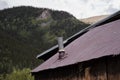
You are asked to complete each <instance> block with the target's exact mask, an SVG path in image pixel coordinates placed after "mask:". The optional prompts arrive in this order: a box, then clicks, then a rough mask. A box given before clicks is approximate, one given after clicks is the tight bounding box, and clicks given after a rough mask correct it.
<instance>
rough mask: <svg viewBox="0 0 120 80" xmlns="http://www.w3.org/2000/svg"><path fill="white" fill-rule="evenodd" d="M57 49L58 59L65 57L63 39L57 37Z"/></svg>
mask: <svg viewBox="0 0 120 80" xmlns="http://www.w3.org/2000/svg"><path fill="white" fill-rule="evenodd" d="M58 47H59V51H58V52H59V59H62V58H64V57H65V50H64V45H63V37H58Z"/></svg>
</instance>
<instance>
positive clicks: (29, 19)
mask: <svg viewBox="0 0 120 80" xmlns="http://www.w3.org/2000/svg"><path fill="white" fill-rule="evenodd" d="M86 26H88V24H85V23H83V22H80V21H79V20H77V19H76V18H75V17H74V16H72V15H71V14H69V13H67V12H64V11H55V10H50V9H45V8H44V9H43V8H33V7H24V6H23V7H15V8H10V9H5V10H1V11H0V74H3V73H9V72H11V71H12V70H13V68H17V69H23V68H34V67H35V66H37V65H38V64H40V62H41V61H42V60H37V59H36V58H35V57H36V55H37V54H40V53H41V52H43V51H45V50H47V49H48V48H50V47H52V46H53V45H55V44H56V38H57V36H63V37H64V39H66V38H68V37H70V36H71V35H73V34H75V33H76V32H78V31H80V30H81V29H83V28H85V27H86Z"/></svg>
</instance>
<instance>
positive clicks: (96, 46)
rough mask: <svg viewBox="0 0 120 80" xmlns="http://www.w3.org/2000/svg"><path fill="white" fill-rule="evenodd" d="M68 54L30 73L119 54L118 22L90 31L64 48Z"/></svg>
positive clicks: (48, 61)
mask: <svg viewBox="0 0 120 80" xmlns="http://www.w3.org/2000/svg"><path fill="white" fill-rule="evenodd" d="M65 51H66V53H67V54H68V55H67V57H66V58H64V59H63V60H58V56H59V54H58V53H57V54H55V55H54V56H52V57H51V58H50V59H48V60H47V61H45V62H44V63H43V64H41V65H39V66H38V67H37V68H35V69H34V70H32V72H39V71H43V70H47V69H54V68H57V67H63V66H67V65H72V64H75V63H78V62H83V61H87V60H91V59H95V58H100V57H103V56H109V55H118V54H119V53H120V20H116V21H114V22H111V23H108V24H105V25H102V26H99V27H96V28H94V29H91V30H90V31H88V32H87V33H85V34H84V35H82V36H81V37H79V38H77V39H76V40H74V41H73V42H71V43H70V44H69V45H68V46H66V47H65Z"/></svg>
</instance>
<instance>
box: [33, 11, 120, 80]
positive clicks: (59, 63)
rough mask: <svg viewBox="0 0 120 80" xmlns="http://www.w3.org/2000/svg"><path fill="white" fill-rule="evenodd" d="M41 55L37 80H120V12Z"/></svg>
mask: <svg viewBox="0 0 120 80" xmlns="http://www.w3.org/2000/svg"><path fill="white" fill-rule="evenodd" d="M61 42H62V39H61V38H60V39H59V46H60V47H59V46H58V45H56V46H54V47H52V48H51V49H49V50H47V51H45V52H43V53H42V54H40V55H38V56H37V58H38V59H43V60H45V62H44V63H42V64H41V65H39V66H38V67H37V68H35V69H33V70H32V75H34V77H35V80H120V11H118V12H116V13H114V14H112V15H110V16H109V17H107V18H105V19H103V20H101V21H98V22H97V23H95V24H92V25H90V26H88V27H87V28H85V29H84V30H82V31H80V32H78V33H76V34H75V35H73V36H72V37H70V38H69V39H67V40H65V41H64V42H63V45H64V46H65V47H63V45H62V44H61Z"/></svg>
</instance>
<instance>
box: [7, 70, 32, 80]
mask: <svg viewBox="0 0 120 80" xmlns="http://www.w3.org/2000/svg"><path fill="white" fill-rule="evenodd" d="M5 80H34V77H33V76H32V75H31V74H30V69H23V70H19V69H17V70H16V69H14V71H13V72H12V73H11V74H7V76H6V78H5Z"/></svg>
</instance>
